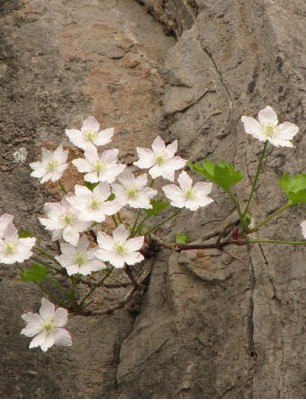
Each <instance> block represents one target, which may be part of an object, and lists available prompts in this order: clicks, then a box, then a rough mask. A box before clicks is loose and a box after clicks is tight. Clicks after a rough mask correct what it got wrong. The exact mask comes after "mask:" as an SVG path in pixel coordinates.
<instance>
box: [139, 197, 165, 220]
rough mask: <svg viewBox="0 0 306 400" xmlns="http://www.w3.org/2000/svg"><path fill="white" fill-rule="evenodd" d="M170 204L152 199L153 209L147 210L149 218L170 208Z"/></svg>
mask: <svg viewBox="0 0 306 400" xmlns="http://www.w3.org/2000/svg"><path fill="white" fill-rule="evenodd" d="M169 205H170V203H169V202H168V201H166V200H162V199H152V200H151V206H152V208H148V209H145V210H144V211H145V213H146V214H147V215H149V216H152V215H157V214H160V213H161V212H162V211H163V210H165V209H166V208H167V207H169Z"/></svg>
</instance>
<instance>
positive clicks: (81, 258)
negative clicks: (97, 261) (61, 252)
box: [75, 254, 86, 267]
mask: <svg viewBox="0 0 306 400" xmlns="http://www.w3.org/2000/svg"><path fill="white" fill-rule="evenodd" d="M85 262H86V256H85V254H77V256H76V257H75V263H76V264H77V265H78V266H79V267H80V266H81V265H83V264H85Z"/></svg>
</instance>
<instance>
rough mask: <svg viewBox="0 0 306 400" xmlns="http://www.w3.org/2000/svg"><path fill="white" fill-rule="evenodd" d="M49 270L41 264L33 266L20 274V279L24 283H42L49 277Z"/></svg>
mask: <svg viewBox="0 0 306 400" xmlns="http://www.w3.org/2000/svg"><path fill="white" fill-rule="evenodd" d="M47 273H48V270H47V268H46V267H44V266H43V265H40V264H31V265H30V266H29V268H26V269H24V270H22V271H21V272H20V278H21V280H22V281H23V282H37V281H42V280H43V279H45V277H46V276H47Z"/></svg>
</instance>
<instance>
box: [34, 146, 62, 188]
mask: <svg viewBox="0 0 306 400" xmlns="http://www.w3.org/2000/svg"><path fill="white" fill-rule="evenodd" d="M41 154H42V160H41V161H36V162H32V163H30V167H31V168H32V169H33V172H32V173H31V176H33V177H34V178H42V179H41V180H40V183H44V182H47V181H49V180H51V181H52V182H56V181H58V180H59V179H60V178H61V177H62V175H63V172H64V171H65V169H66V168H67V167H68V164H67V163H66V160H67V157H68V151H67V150H63V146H62V145H61V146H59V147H58V148H57V149H55V150H54V151H50V150H47V149H41Z"/></svg>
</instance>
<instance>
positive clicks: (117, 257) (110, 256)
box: [96, 225, 144, 268]
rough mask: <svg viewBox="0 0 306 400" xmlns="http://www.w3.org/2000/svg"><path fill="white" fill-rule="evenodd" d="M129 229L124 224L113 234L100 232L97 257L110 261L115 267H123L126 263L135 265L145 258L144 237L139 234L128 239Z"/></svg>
mask: <svg viewBox="0 0 306 400" xmlns="http://www.w3.org/2000/svg"><path fill="white" fill-rule="evenodd" d="M128 237H129V231H128V230H127V229H125V227H124V226H123V225H119V226H118V227H117V228H116V229H115V230H114V232H113V236H112V237H111V236H109V235H106V234H105V233H102V232H98V237H97V239H98V245H99V249H98V250H97V251H96V257H97V258H99V259H100V260H102V261H108V262H109V263H110V264H111V265H113V266H114V267H115V268H122V267H123V266H124V264H128V265H134V264H136V263H139V262H141V261H142V260H143V258H144V257H143V255H142V254H141V253H139V251H138V250H140V249H141V247H142V245H143V242H144V237H143V236H138V237H135V238H131V239H128Z"/></svg>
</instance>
